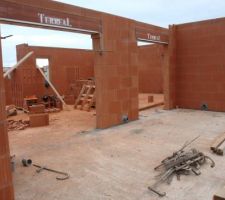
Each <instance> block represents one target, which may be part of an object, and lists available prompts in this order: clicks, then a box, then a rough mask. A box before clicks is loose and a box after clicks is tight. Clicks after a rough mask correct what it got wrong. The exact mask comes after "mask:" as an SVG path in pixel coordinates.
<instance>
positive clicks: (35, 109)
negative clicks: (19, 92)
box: [29, 104, 49, 127]
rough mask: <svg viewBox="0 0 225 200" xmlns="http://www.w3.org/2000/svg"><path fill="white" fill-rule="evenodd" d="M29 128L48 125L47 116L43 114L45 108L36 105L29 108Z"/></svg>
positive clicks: (41, 105)
mask: <svg viewBox="0 0 225 200" xmlns="http://www.w3.org/2000/svg"><path fill="white" fill-rule="evenodd" d="M29 111H30V112H29V118H30V127H41V126H48V125H49V114H48V113H45V106H44V105H43V104H37V105H32V106H29Z"/></svg>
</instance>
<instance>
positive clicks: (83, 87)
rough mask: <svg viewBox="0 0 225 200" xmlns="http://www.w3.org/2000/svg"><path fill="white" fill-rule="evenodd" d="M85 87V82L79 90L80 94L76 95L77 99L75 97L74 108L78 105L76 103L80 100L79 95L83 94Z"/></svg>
mask: <svg viewBox="0 0 225 200" xmlns="http://www.w3.org/2000/svg"><path fill="white" fill-rule="evenodd" d="M85 89H86V84H84V85H83V86H82V89H81V91H80V94H79V96H78V97H77V99H76V101H75V104H74V108H75V109H76V108H77V106H78V104H79V102H80V100H81V97H82V95H83V93H84V91H85Z"/></svg>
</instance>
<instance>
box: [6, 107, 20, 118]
mask: <svg viewBox="0 0 225 200" xmlns="http://www.w3.org/2000/svg"><path fill="white" fill-rule="evenodd" d="M5 110H6V115H7V117H10V116H15V115H17V109H16V106H15V105H9V106H6V107H5Z"/></svg>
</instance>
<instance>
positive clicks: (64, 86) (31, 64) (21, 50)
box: [6, 44, 94, 105]
mask: <svg viewBox="0 0 225 200" xmlns="http://www.w3.org/2000/svg"><path fill="white" fill-rule="evenodd" d="M30 51H34V54H33V55H32V56H31V57H30V58H29V59H28V60H27V61H25V62H24V63H23V64H22V65H21V66H20V67H19V68H18V69H17V70H16V71H15V72H14V73H13V74H12V80H11V81H9V80H7V81H6V83H7V84H6V87H7V91H8V92H7V95H6V96H7V104H11V103H12V102H15V103H16V104H19V105H21V104H22V100H23V98H24V97H25V96H29V95H34V94H35V95H37V96H38V97H40V96H43V95H45V94H53V91H52V90H51V89H47V88H46V87H45V86H44V82H45V81H44V79H43V77H42V76H41V75H40V72H38V71H37V69H36V68H35V65H36V58H48V59H49V65H50V66H49V69H50V80H51V81H52V83H53V85H54V86H55V87H56V89H57V90H58V91H59V93H60V94H61V95H69V94H71V87H70V86H71V84H72V83H74V82H75V81H76V80H79V79H87V78H90V77H93V76H94V53H93V52H92V51H89V50H80V49H66V48H65V49H64V48H49V47H34V46H28V45H27V44H22V45H18V46H17V59H18V60H20V59H21V58H22V57H24V56H25V55H26V54H27V53H28V52H30ZM10 87H11V89H10ZM8 89H9V90H8ZM10 96H11V97H12V98H11V99H10Z"/></svg>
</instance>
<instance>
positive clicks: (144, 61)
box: [138, 41, 164, 111]
mask: <svg viewBox="0 0 225 200" xmlns="http://www.w3.org/2000/svg"><path fill="white" fill-rule="evenodd" d="M138 60H139V66H138V68H139V70H138V73H139V74H138V76H139V110H140V111H142V110H145V109H149V108H153V107H157V106H161V105H163V104H164V91H163V64H164V48H163V47H162V45H160V44H155V43H151V42H143V41H138Z"/></svg>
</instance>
